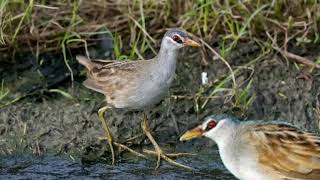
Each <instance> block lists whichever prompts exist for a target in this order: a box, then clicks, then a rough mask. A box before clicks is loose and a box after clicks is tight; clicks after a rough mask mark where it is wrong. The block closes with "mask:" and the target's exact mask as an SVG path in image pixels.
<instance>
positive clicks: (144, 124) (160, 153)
mask: <svg viewBox="0 0 320 180" xmlns="http://www.w3.org/2000/svg"><path fill="white" fill-rule="evenodd" d="M142 129H143V131H144V133H145V134H146V136H147V137H148V139H149V140H150V142H151V143H152V145H153V146H154V149H155V151H156V153H157V157H158V160H157V166H156V169H157V168H159V166H160V158H163V159H164V160H165V161H167V162H168V163H170V164H172V165H174V166H177V167H180V168H185V169H188V170H192V168H191V167H189V166H186V165H183V164H180V163H177V162H175V161H174V160H172V159H171V158H169V157H168V156H167V155H165V154H164V153H163V151H162V149H161V148H160V147H159V145H158V143H157V142H156V141H155V140H154V138H153V136H152V135H151V133H150V132H149V127H148V123H147V115H146V114H145V113H144V114H143V122H142Z"/></svg>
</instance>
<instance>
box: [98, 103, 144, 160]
mask: <svg viewBox="0 0 320 180" xmlns="http://www.w3.org/2000/svg"><path fill="white" fill-rule="evenodd" d="M108 109H111V107H109V106H104V107H102V108H100V109H99V111H98V114H99V119H100V121H101V123H102V127H103V129H104V134H105V138H103V139H107V140H108V143H109V146H110V151H111V156H112V164H114V163H115V154H114V148H113V145H115V146H118V147H119V148H123V149H125V150H128V151H129V152H131V153H132V154H134V155H136V156H139V157H142V158H145V159H147V157H146V156H145V155H143V154H141V153H139V152H137V151H135V150H133V149H131V148H129V147H127V146H126V145H123V144H120V143H117V142H114V141H113V138H112V134H111V130H110V128H109V126H108V125H107V122H106V118H105V113H106V111H107V110H108Z"/></svg>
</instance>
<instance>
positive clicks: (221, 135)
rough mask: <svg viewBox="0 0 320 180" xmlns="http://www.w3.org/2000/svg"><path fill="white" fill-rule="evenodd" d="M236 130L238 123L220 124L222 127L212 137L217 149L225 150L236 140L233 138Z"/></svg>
mask: <svg viewBox="0 0 320 180" xmlns="http://www.w3.org/2000/svg"><path fill="white" fill-rule="evenodd" d="M238 128H239V122H238V121H227V122H224V124H222V126H221V127H220V128H219V129H218V131H216V133H215V135H214V136H213V138H214V141H215V142H216V143H217V145H218V147H219V149H223V148H225V147H226V146H228V144H229V143H230V142H232V141H233V140H234V139H235V138H236V137H235V136H237V131H238ZM220 131H221V132H220Z"/></svg>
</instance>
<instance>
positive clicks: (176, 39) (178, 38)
mask: <svg viewBox="0 0 320 180" xmlns="http://www.w3.org/2000/svg"><path fill="white" fill-rule="evenodd" d="M172 39H173V40H174V41H175V42H177V43H179V44H182V43H183V42H182V40H181V39H180V37H179V36H178V35H174V36H173V37H172Z"/></svg>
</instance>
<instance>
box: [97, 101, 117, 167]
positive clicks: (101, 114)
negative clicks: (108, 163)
mask: <svg viewBox="0 0 320 180" xmlns="http://www.w3.org/2000/svg"><path fill="white" fill-rule="evenodd" d="M108 109H110V107H109V106H104V107H102V108H100V109H99V111H98V114H99V119H100V121H101V123H102V127H103V129H104V134H105V136H106V138H107V140H108V143H109V147H110V151H111V156H112V164H114V163H115V155H114V149H113V139H112V135H111V131H110V128H109V126H108V125H107V122H106V119H105V116H104V114H105V113H106V111H107V110H108Z"/></svg>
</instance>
